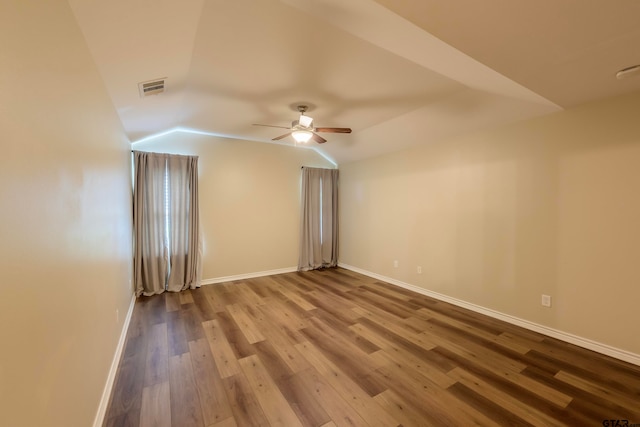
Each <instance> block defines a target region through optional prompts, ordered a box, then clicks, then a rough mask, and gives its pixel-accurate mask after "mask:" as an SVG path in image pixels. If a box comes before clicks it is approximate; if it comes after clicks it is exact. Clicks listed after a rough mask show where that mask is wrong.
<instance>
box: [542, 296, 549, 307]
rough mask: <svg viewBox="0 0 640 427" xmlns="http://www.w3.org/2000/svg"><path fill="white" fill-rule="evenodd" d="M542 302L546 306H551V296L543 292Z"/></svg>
mask: <svg viewBox="0 0 640 427" xmlns="http://www.w3.org/2000/svg"><path fill="white" fill-rule="evenodd" d="M541 304H542V305H543V306H545V307H551V296H550V295H544V294H543V295H542V301H541Z"/></svg>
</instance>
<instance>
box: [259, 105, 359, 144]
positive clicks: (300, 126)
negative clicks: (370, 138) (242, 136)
mask: <svg viewBox="0 0 640 427" xmlns="http://www.w3.org/2000/svg"><path fill="white" fill-rule="evenodd" d="M308 108H309V107H307V106H306V105H298V111H299V112H300V118H299V119H298V120H294V121H293V122H291V127H284V126H273V125H261V124H257V123H254V124H253V125H254V126H267V127H270V128H281V129H288V130H289V132H287V133H285V134H284V135H280V136H276V137H275V138H273V139H272V141H278V140H280V139H283V138H286V137H288V136H289V135H291V136H292V137H293V139H295V140H296V142H301V143H306V142H309V140H311V139H313V140H314V141H315V142H317V143H318V144H324V143H325V142H327V140H326V139H324V138H323V137H321V136H320V135H318V134H317V133H316V132H328V133H351V129H350V128H326V127H314V126H313V119H312V118H311V117H309V116H305V114H304V113H305V112H306V111H307V109H308Z"/></svg>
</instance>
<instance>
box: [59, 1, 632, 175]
mask: <svg viewBox="0 0 640 427" xmlns="http://www.w3.org/2000/svg"><path fill="white" fill-rule="evenodd" d="M69 4H70V5H71V8H72V10H73V13H74V14H75V16H76V19H77V21H78V24H79V26H80V28H81V29H82V31H83V34H84V36H85V39H86V41H87V44H88V46H89V49H90V51H91V53H92V55H93V57H94V60H95V62H96V65H97V67H98V69H99V71H100V73H101V75H102V78H103V80H104V84H105V87H106V89H107V91H108V93H109V95H110V96H111V99H112V100H113V104H114V106H115V108H116V110H117V112H118V114H119V116H120V118H121V120H122V124H123V127H124V129H125V131H126V133H127V134H128V136H129V138H130V140H131V141H132V142H135V141H137V140H140V139H142V138H146V137H149V136H152V135H156V134H158V133H162V132H166V131H169V130H172V129H176V128H182V129H191V130H195V131H200V132H207V133H211V134H216V135H221V136H226V137H232V138H240V139H248V140H258V141H264V142H269V141H270V140H271V138H273V137H275V136H278V135H280V134H282V133H283V130H281V129H273V128H268V127H256V126H252V124H253V123H264V124H272V125H278V126H289V125H290V123H291V121H292V120H295V119H296V118H297V116H298V113H297V112H296V110H295V107H296V105H298V104H306V105H309V106H310V110H309V113H308V115H310V116H311V117H313V118H314V119H315V125H316V126H337V127H351V128H352V129H353V133H352V134H348V135H341V134H323V136H324V137H326V139H328V142H327V143H326V144H323V145H318V146H317V147H318V148H319V149H320V150H321V151H322V152H323V153H324V154H325V155H327V156H329V157H330V158H333V159H334V160H336V161H337V162H339V163H340V162H347V161H352V160H357V159H361V158H365V157H370V156H374V155H378V154H383V153H387V152H391V151H395V150H399V149H402V148H405V147H409V146H413V145H418V144H428V143H430V142H433V141H437V140H439V139H441V138H445V137H449V136H452V135H455V134H459V133H463V132H469V131H473V130H476V129H482V128H487V127H492V126H497V125H501V124H504V123H508V122H511V121H515V120H520V119H525V118H530V117H535V116H539V115H543V114H548V113H551V112H555V111H559V110H561V109H563V108H567V107H572V106H576V105H579V104H582V103H584V102H587V101H591V100H595V99H599V98H604V97H608V96H613V95H617V94H622V93H625V92H631V91H635V90H640V77H635V78H629V79H625V80H616V78H615V74H616V72H617V71H618V70H620V69H622V68H625V67H629V66H631V65H635V64H638V63H640V49H638V47H639V46H640V25H638V22H640V2H638V1H637V0H616V1H615V2H608V1H604V0H600V1H598V0H589V1H585V0H562V1H558V0H536V1H533V0H531V1H517V2H514V1H509V0H484V1H477V0H377V1H374V0H349V1H344V0H232V1H231V0H110V1H97V0H69ZM165 77H166V90H165V92H164V93H161V94H159V95H155V96H148V97H140V95H139V91H138V83H139V82H143V81H148V80H153V79H157V78H165ZM285 132H286V131H285ZM281 142H283V143H287V144H293V140H292V139H291V138H290V137H289V138H286V139H284V140H282V141H281Z"/></svg>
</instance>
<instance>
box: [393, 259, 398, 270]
mask: <svg viewBox="0 0 640 427" xmlns="http://www.w3.org/2000/svg"><path fill="white" fill-rule="evenodd" d="M393 266H394V267H395V268H398V260H397V259H396V260H394V261H393Z"/></svg>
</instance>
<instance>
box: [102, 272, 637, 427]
mask: <svg viewBox="0 0 640 427" xmlns="http://www.w3.org/2000/svg"><path fill="white" fill-rule="evenodd" d="M604 420H628V424H629V425H631V424H634V423H640V367H637V366H634V365H631V364H627V363H624V362H621V361H618V360H615V359H611V358H608V357H606V356H603V355H600V354H597V353H593V352H591V351H588V350H584V349H581V348H579V347H576V346H573V345H570V344H566V343H563V342H560V341H557V340H554V339H551V338H547V337H545V336H543V335H539V334H536V333H533V332H531V331H528V330H525V329H521V328H518V327H516V326H512V325H510V324H507V323H503V322H501V321H498V320H495V319H492V318H489V317H485V316H482V315H479V314H476V313H473V312H470V311H467V310H464V309H462V308H459V307H456V306H452V305H450V304H447V303H444V302H439V301H436V300H433V299H431V298H428V297H425V296H423V295H420V294H416V293H413V292H410V291H407V290H404V289H402V288H397V287H395V286H392V285H389V284H385V283H382V282H378V281H376V280H374V279H371V278H369V277H366V276H362V275H359V274H357V273H353V272H351V271H348V270H344V269H331V270H323V271H311V272H305V273H289V274H281V275H277V276H269V277H261V278H256V279H250V280H242V281H236V282H230V283H226V284H221V285H210V286H204V287H202V288H200V289H197V290H193V291H185V292H181V293H177V294H176V293H165V294H162V295H157V296H154V297H150V298H142V299H139V300H138V301H137V302H136V306H135V309H134V312H133V317H132V320H131V324H130V327H129V331H128V334H127V342H126V346H125V349H124V352H123V357H122V360H121V361H120V365H119V368H118V373H117V377H116V382H115V385H114V389H113V394H112V396H111V402H110V405H109V409H108V412H107V416H106V418H105V423H104V425H106V426H117V427H122V426H175V427H188V426H205V427H213V426H215V427H230V426H284V427H293V426H385V427H388V426H396V425H402V426H405V427H406V426H430V425H434V426H468V425H474V424H477V425H487V426H530V425H534V426H559V425H570V426H602V425H607V424H606V423H603V421H604ZM608 425H616V424H615V423H611V424H608ZM618 425H624V424H623V423H620V424H618Z"/></svg>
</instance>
